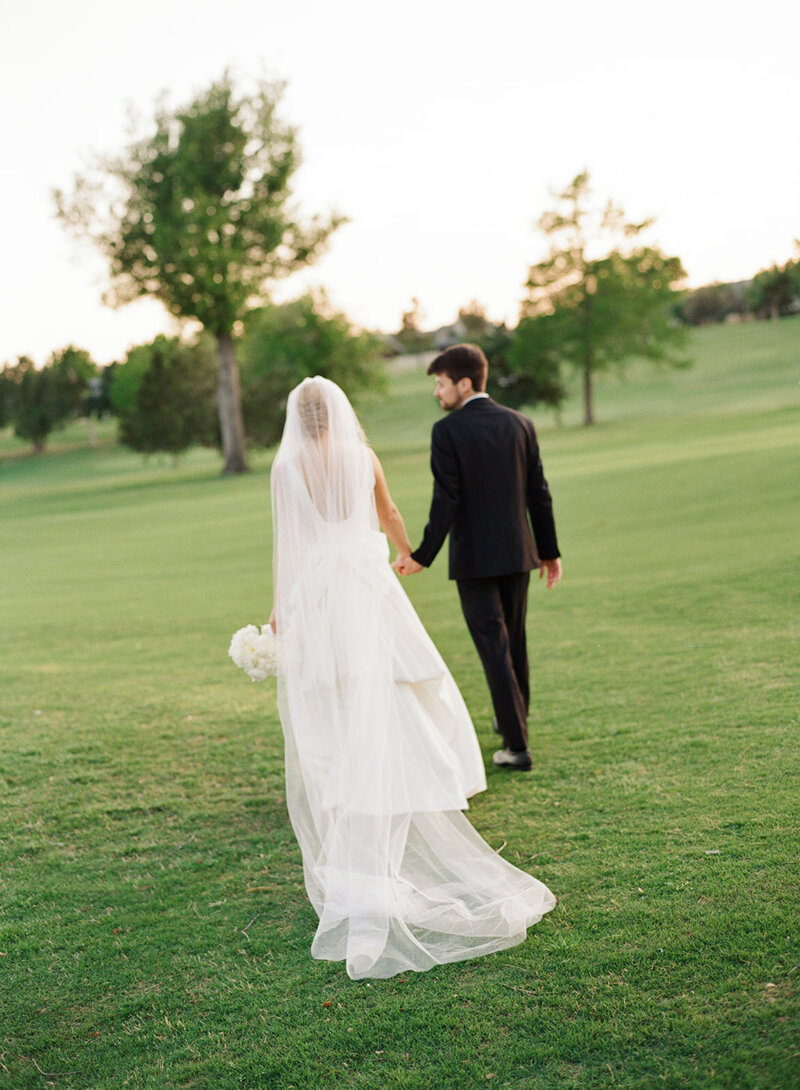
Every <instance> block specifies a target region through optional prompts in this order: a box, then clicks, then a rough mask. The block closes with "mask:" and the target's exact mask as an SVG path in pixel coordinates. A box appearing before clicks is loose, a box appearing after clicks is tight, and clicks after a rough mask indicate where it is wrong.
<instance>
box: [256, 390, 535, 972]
mask: <svg viewBox="0 0 800 1090" xmlns="http://www.w3.org/2000/svg"><path fill="white" fill-rule="evenodd" d="M309 384H312V385H314V389H313V390H311V389H310V386H309ZM304 388H305V390H304ZM303 390H304V393H303V394H302V395H300V397H301V401H300V403H298V396H297V395H298V391H303ZM303 397H305V399H306V401H308V399H309V398H311V400H312V402H313V401H314V398H317V399H319V398H322V400H323V404H324V414H323V416H322V419H323V425H324V426H323V425H320V424H319V420H317V421H316V423H315V422H314V421H312V423H311V424H310V425H309V421H308V410H307V408H306V410H305V414H303V403H302V398H303ZM293 399H294V401H293ZM317 407H318V406H317ZM373 490H374V476H373V470H372V462H371V457H370V454H369V450H368V448H367V447H366V445H365V442H364V439H363V436H362V435H361V432H360V428H359V427H358V422H357V420H356V418H355V414H354V413H353V410H352V408H351V407H350V404H349V402H348V401H347V398H346V397H345V395H344V394H343V393H342V391H341V390H339V388H338V387H337V386H335V385H334V384H333V383H329V382H327V380H324V379H319V378H317V379H307V380H306V381H305V382H304V383H303V384H302V385H301V386H300V387H298V388H297V390H295V391H294V392H293V394H292V395H291V396H290V400H289V405H288V408H287V422H286V428H285V430H284V436H283V440H282V443H281V448H280V451H279V453H278V455H277V456H276V459H275V463H274V466H273V472H272V493H273V512H274V522H275V538H276V545H275V590H276V618H277V623H278V635H279V637H280V647H281V654H280V666H279V673H278V700H279V709H280V716H281V723H282V725H283V730H284V735H285V742H286V783H287V805H288V809H289V815H290V818H291V822H292V826H293V828H294V831H295V833H296V835H297V839H298V841H299V844H300V848H301V851H302V856H303V869H304V874H305V882H306V888H307V890H308V895H309V898H310V899H311V902H312V904H313V906H314V908H315V910H316V912H317V915H318V916H319V926H318V928H317V933H316V935H315V938H314V941H313V944H312V947H311V953H312V955H313V956H314V957H317V958H322V959H326V960H344V961H345V962H346V965H347V972H348V973H349V975H350V976H351V977H352V978H354V979H359V978H362V977H389V976H392V975H394V974H395V973H398V972H402V971H407V970H417V971H420V970H425V969H429V968H430V967H431V966H433V965H437V964H440V963H443V962H450V961H459V960H462V959H464V958H471V957H476V956H478V955H481V954H487V953H490V952H491V951H494V950H499V949H502V948H503V947H507V946H511V945H513V944H515V943H518V942H521V941H523V939H524V938H525V932H526V928H528V927H529V926H530V925H531V924H534V923H536V922H537V921H538V920H539V919H541V917H542V915H543V914H544V913H545V912H548V911H549V910H550V909H551V908H553V906H554V905H555V898H554V897H553V895H552V894H551V893H550V891H549V890H548V889H547V887H546V886H544V885H543V884H542V883H541V882H539V881H538V880H537V879H535V878H533V877H531V876H530V875H528V874H526V873H525V872H523V871H521V870H519V869H517V868H516V867H514V866H512V865H511V864H509V863H508V862H506V861H505V860H504V859H502V858H501V857H500V856H499V855H498V854H497V853H496V852H494V851H493V850H492V849H491V848H490V847H489V845H488V844H487V843H486V842H485V841H484V840H483V839H482V838H481V837H480V836H479V835H478V834H477V833H476V832H475V830H474V829H473V828H472V826H471V825H470V823H469V822H468V821H467V819H466V817H464V815H463V813H462V812H461V811H462V810H464V809H466V808H467V805H468V804H467V799H468V798H469V797H470V796H471V795H473V794H475V793H476V792H478V791H481V790H484V789H485V787H486V780H485V775H484V769H483V762H482V759H481V754H480V750H479V748H478V742H477V739H476V737H475V731H474V729H473V726H472V722H471V720H470V718H469V714H468V712H467V709H466V706H465V704H464V701H463V699H462V697H461V694H460V693H459V691H458V688H457V687H456V685H455V682H454V681H453V679H452V677H451V675H450V673H449V671H448V669H447V667H446V665H445V663H444V661H443V660H442V658H441V656H440V655H439V653H438V651H437V650H436V648H435V647H434V645H433V643H432V641H431V640H430V638H429V637H428V635H427V633H426V632H425V630H424V628H423V626H422V624H421V623H420V620H419V618H418V616H417V614H416V613H415V611H414V608H413V606H412V605H411V603H410V601H409V600H408V598H407V596H406V594H405V592H404V591H403V589H402V587H401V586H400V585H399V582H398V579H397V577H396V576H395V575H394V573H393V572H392V570H391V568H390V566H389V550H388V544H387V542H386V539H385V537H384V536H383V534H381V533H380V532H379V530H378V523H377V515H376V513H375V505H374V493H373Z"/></svg>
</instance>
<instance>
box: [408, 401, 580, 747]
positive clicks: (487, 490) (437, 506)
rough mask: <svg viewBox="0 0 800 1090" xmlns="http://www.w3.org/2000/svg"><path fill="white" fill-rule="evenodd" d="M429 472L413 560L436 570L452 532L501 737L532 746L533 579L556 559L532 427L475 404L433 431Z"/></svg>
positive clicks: (467, 613)
mask: <svg viewBox="0 0 800 1090" xmlns="http://www.w3.org/2000/svg"><path fill="white" fill-rule="evenodd" d="M431 470H432V472H433V478H434V486H433V500H432V502H431V509H430V516H429V519H428V525H427V526H426V527H425V533H424V535H423V538H422V543H421V545H420V546H419V548H418V549H417V550H416V551H415V552H413V553H412V554H411V555H412V557H413V559H414V560H416V561H417V563H419V564H422V565H423V567H426V568H427V567H430V565H431V563H432V562H433V559H434V557H435V556H436V554H437V553H438V552H439V550H440V549H441V547H442V545H443V544H444V539H445V538H446V537H447V534H448V533H449V534H450V578H451V579H455V580H456V582H457V584H458V591H459V596H460V598H461V606H462V609H463V611H464V617H465V619H466V621H467V625H468V627H469V630H470V633H471V634H472V638H473V640H474V641H475V646H476V648H477V650H478V654H479V655H480V658H481V662H482V663H483V668H484V671H485V672H486V680H487V682H488V684H489V689H490V692H491V695H492V702H493V704H494V710H495V715H496V717H497V722H498V727H499V730H500V733H501V734H502V735H503V738H504V739H505V743H506V745H507V746H508V748H510V749H513V750H521V749H526V748H527V745H528V739H527V722H526V720H527V712H528V699H529V680H528V656H527V648H526V642H525V614H526V609H527V598H528V580H529V578H530V572H531V570H532V569H533V568H538V567H539V558H540V557H541V558H543V559H545V560H551V559H555V557H557V556H559V555H560V554H559V551H558V542H557V540H556V528H555V522H554V519H553V502H552V498H551V496H550V490H549V489H548V487H547V481H546V480H545V477H544V472H543V470H542V463H541V459H540V457H539V445H538V443H537V440H536V432H535V430H534V427H533V424H532V423H531V422H530V420H528V418H527V417H525V416H523V415H522V414H521V413H517V412H514V411H513V410H512V409H506V408H504V407H503V406H502V405H498V404H497V403H496V402H495V401H492V400H491V398H488V397H478V398H475V399H474V400H470V401H468V402H467V403H466V404H465V405H463V406H462V408H460V409H456V410H454V411H453V412H450V413H448V414H447V415H446V416H444V417H443V418H442V419H441V420H439V421H437V423H436V424H435V425H434V427H433V433H432V436H431ZM529 517H530V521H529ZM531 527H532V529H533V532H531Z"/></svg>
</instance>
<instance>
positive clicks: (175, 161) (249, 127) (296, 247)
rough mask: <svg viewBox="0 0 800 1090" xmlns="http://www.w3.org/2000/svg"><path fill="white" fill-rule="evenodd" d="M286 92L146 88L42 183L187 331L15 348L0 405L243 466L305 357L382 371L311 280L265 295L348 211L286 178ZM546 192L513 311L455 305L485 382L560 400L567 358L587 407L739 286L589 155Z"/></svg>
mask: <svg viewBox="0 0 800 1090" xmlns="http://www.w3.org/2000/svg"><path fill="white" fill-rule="evenodd" d="M283 92H284V86H283V85H282V84H280V83H268V82H262V83H260V84H258V86H257V87H256V89H255V90H254V91H252V92H251V93H249V94H245V93H240V92H238V91H237V89H236V88H235V87H234V85H233V83H232V81H231V79H230V77H229V76H227V75H225V76H223V78H222V79H221V80H219V81H217V82H215V83H214V84H213V85H212V86H211V87H210V88H208V89H207V90H206V91H204V92H202V93H201V94H199V95H197V96H196V97H195V98H194V99H193V100H192V101H191V102H190V103H188V104H187V105H186V106H184V107H182V108H179V109H176V110H172V111H170V110H168V109H167V108H166V107H165V106H163V105H162V106H159V108H158V109H157V110H156V112H155V115H154V117H153V118H152V119H151V120H150V124H149V127H147V128H146V129H145V130H144V135H143V136H141V137H140V138H137V139H134V140H133V141H132V142H131V143H130V144H128V146H127V147H125V148H124V149H123V150H122V151H121V152H120V153H119V154H118V155H116V156H113V157H98V159H97V160H96V162H95V164H94V166H93V167H92V168H91V169H90V170H89V172H87V173H85V174H82V175H78V176H76V177H75V179H74V180H73V184H72V186H71V189H70V190H69V191H56V192H55V193H54V199H55V204H56V209H57V213H58V215H59V217H60V218H61V220H62V222H63V223H64V225H65V226H66V227H67V228H68V229H69V230H71V231H73V232H74V233H75V234H76V235H77V236H78V237H80V238H83V239H87V240H89V241H90V243H91V244H93V245H94V246H95V247H96V248H97V249H98V250H99V251H100V252H101V253H102V254H103V256H104V257H105V259H106V261H107V265H108V270H109V288H108V291H107V293H106V296H105V299H106V301H107V302H108V303H110V304H111V305H115V306H118V305H122V304H124V303H126V302H129V301H131V300H133V299H136V298H139V297H143V296H149V297H152V298H156V299H159V300H160V301H161V303H162V304H163V305H164V307H165V308H166V310H167V311H168V312H169V313H170V314H171V315H172V316H173V317H175V318H176V319H178V320H180V321H181V322H182V323H184V325H185V326H186V327H188V326H189V325H191V326H193V327H194V328H197V329H199V330H200V332H199V333H198V334H197V335H196V336H195V337H194V338H190V339H186V338H165V337H160V338H156V340H155V341H154V342H152V343H151V344H150V345H144V346H139V347H138V348H135V349H133V350H131V352H130V353H129V354H128V357H127V359H126V360H125V361H124V362H123V363H122V364H120V365H114V366H112V367H111V368H107V369H106V371H105V372H103V374H102V375H101V374H99V372H98V369H97V368H96V367H95V366H94V364H93V363H92V362H91V360H89V359H88V354H87V353H85V352H81V350H78V349H74V348H69V349H64V350H62V352H61V353H54V354H53V357H51V359H50V360H49V361H48V363H47V365H46V366H45V367H44V368H42V369H41V370H38V371H37V369H36V368H34V367H33V365H32V363H31V361H30V360H28V359H26V358H25V357H21V358H20V359H19V360H18V361H17V363H16V365H14V366H7V367H5V368H4V370H3V372H2V375H1V376H0V424H7V423H8V422H12V423H13V425H14V428H15V430H16V431H17V434H18V435H20V436H21V437H24V438H30V439H31V440H32V441H33V443H34V446H35V447H36V448H37V449H41V446H42V445H43V443H44V439H45V438H46V435H47V433H48V431H47V430H46V429H47V425H48V422H49V426H50V430H52V427H55V426H58V424H59V423H60V422H62V421H63V420H66V419H68V418H69V416H70V414H72V415H74V414H75V413H80V412H83V413H84V414H86V413H88V412H91V411H97V412H100V411H104V410H107V409H110V410H113V411H114V412H116V413H117V414H118V415H119V417H120V434H121V438H122V439H123V441H124V442H126V443H128V444H129V445H131V446H133V447H134V448H135V449H138V450H143V451H150V450H157V449H161V450H163V449H166V450H172V452H173V453H178V452H179V451H180V450H182V449H185V447H186V446H188V445H191V444H192V443H207V444H213V445H217V446H219V447H220V449H221V451H222V453H223V458H224V472H225V473H239V472H243V471H245V470H246V469H247V459H246V439H245V437H246V436H247V437H248V438H249V440H250V441H251V442H256V443H264V444H270V443H272V442H274V441H275V440H276V439H277V438H278V435H279V429H280V422H281V420H282V417H283V410H284V405H285V398H286V395H287V394H288V391H289V390H290V389H291V387H292V386H294V385H296V383H297V382H298V381H300V380H301V379H302V378H303V377H305V375H307V374H314V373H320V374H325V375H327V377H329V378H333V379H335V380H336V381H337V382H340V384H342V385H343V386H345V388H346V389H347V390H348V393H350V394H353V393H355V392H357V391H358V390H359V389H360V388H363V387H366V386H371V385H376V384H378V385H379V384H380V382H381V377H382V367H381V363H380V356H381V351H382V345H381V342H380V340H379V338H378V337H377V336H376V335H374V334H370V333H368V332H365V331H360V330H357V329H355V328H353V326H352V325H351V323H350V322H349V321H348V319H347V317H346V316H345V315H343V314H340V313H337V312H336V311H334V310H333V308H332V307H331V306H330V304H329V303H328V301H327V299H326V298H325V296H324V295H323V294H322V293H315V294H314V293H312V294H307V295H305V296H302V297H301V298H300V299H297V300H294V301H293V302H291V303H287V304H283V305H276V304H274V303H272V302H271V300H270V296H271V291H272V288H273V287H274V285H275V283H276V281H277V280H278V279H279V278H280V277H284V276H287V275H289V274H290V273H291V272H293V271H294V270H296V269H298V268H301V267H303V266H306V265H309V264H310V263H312V262H313V261H314V260H316V258H317V257H318V256H319V255H320V254H321V253H322V252H323V251H324V249H325V247H326V245H327V243H328V241H329V239H330V237H331V235H332V234H333V232H334V231H335V230H336V229H337V228H338V227H339V226H340V225H341V224H342V223H344V222H345V220H344V217H343V216H341V215H339V214H337V213H332V214H330V215H328V216H324V217H323V216H319V215H316V216H312V217H311V218H309V219H303V218H302V217H301V216H300V215H299V212H298V210H297V208H296V206H295V204H294V201H293V199H292V189H291V186H292V178H293V175H294V172H295V171H296V169H297V167H298V165H299V162H300V151H299V147H298V141H297V133H296V130H295V129H294V127H293V126H291V125H289V124H288V123H287V122H286V121H285V120H283V118H282V117H281V113H280V105H281V98H282V95H283ZM553 199H554V208H553V209H552V210H550V211H548V212H546V213H545V214H544V215H543V216H542V217H541V218H540V220H539V222H538V227H539V229H540V231H541V232H542V233H543V234H544V236H545V237H546V238H547V239H548V240H549V242H550V249H549V252H548V253H547V255H546V257H545V258H544V259H543V260H541V261H540V262H538V263H537V264H535V265H533V266H531V269H530V273H529V277H528V280H527V282H526V284H525V286H524V292H525V298H524V301H523V304H522V308H521V314H520V321H519V323H518V325H517V327H516V328H515V329H508V328H507V327H506V326H504V325H502V326H496V325H494V324H493V323H491V322H488V320H486V318H485V315H484V314H483V313H482V311H481V308H480V307H479V306H477V305H476V306H472V307H471V308H469V307H468V308H465V309H464V310H462V312H461V315H460V318H461V320H462V326H464V328H466V329H467V330H468V332H470V339H472V340H476V341H477V342H478V343H480V344H481V345H482V347H483V348H484V349H485V351H486V353H487V355H488V356H489V359H490V363H491V372H490V373H491V377H492V384H493V385H492V392H493V393H494V394H495V396H497V397H498V398H499V399H500V400H503V401H505V402H506V403H509V404H514V405H523V404H531V405H532V404H536V403H537V402H544V403H546V404H549V405H554V406H558V405H560V404H561V402H562V401H563V399H564V397H565V396H566V390H567V381H568V377H569V375H570V374H571V373H577V374H578V375H579V376H580V381H581V386H582V392H583V401H584V419H585V423H586V424H592V423H593V422H594V404H593V389H594V379H595V376H596V374H597V373H598V372H600V371H603V370H608V369H610V368H614V369H618V370H619V369H621V368H622V367H624V365H625V363H626V361H628V360H630V359H632V358H634V357H635V358H640V359H642V358H643V359H647V360H650V361H652V362H654V363H662V364H667V365H670V366H676V367H681V366H687V365H688V364H689V359H688V357H687V356H686V352H685V348H686V325H687V323H688V324H698V323H699V322H702V321H705V320H718V319H712V318H709V317H705V316H706V315H709V314H716V315H719V314H721V315H722V317H725V315H726V314H729V313H733V311H732V310H727V311H726V310H725V307H726V306H731V305H732V303H731V300H732V299H733V298H734V295H735V293H734V292H732V291H731V292H728V294H725V292H723V290H722V289H723V288H731V289H732V288H733V287H734V286H732V285H711V286H709V288H707V289H700V291H697V292H693V293H689V294H687V293H686V292H685V291H683V290H682V288H683V282H684V281H685V277H686V273H685V270H684V269H683V266H682V263H681V261H680V259H679V258H678V257H675V256H669V255H667V254H665V253H663V252H662V250H660V249H659V248H658V247H656V246H653V245H652V244H650V243H648V242H647V237H648V229H649V228H650V226H651V224H652V221H643V222H640V223H634V222H630V221H628V220H626V218H625V215H624V213H623V211H622V210H621V209H620V208H618V207H616V206H615V205H614V204H613V203H612V202H607V203H605V204H602V205H599V204H598V203H597V202H596V200H595V198H594V194H593V193H592V189H591V184H590V178H589V175H588V173H587V172H583V173H581V174H579V175H577V176H576V177H575V178H574V179H573V180H572V182H571V183H570V184H569V185H568V186H567V187H566V188H565V189H564V190H563V191H561V192H556V193H554V194H553ZM797 284H798V262H789V263H788V264H787V265H786V266H781V267H780V268H778V267H775V268H773V269H771V270H764V272H763V273H759V274H758V276H756V277H755V278H754V280H753V282H752V284H751V285H750V286H749V288H748V289H747V305H748V306H749V307H750V308H751V310H752V311H753V312H755V313H757V314H761V313H764V312H768V313H769V314H770V315H772V316H773V317H776V316H780V314H782V313H788V312H790V311H791V310H792V309H793V308H794V307H795V306H796V303H797V297H798V294H799V293H798V286H797ZM725 300H727V302H726V301H725ZM418 318H419V316H418V313H415V311H414V309H413V308H412V311H410V312H408V313H407V314H406V315H404V317H403V324H402V328H401V329H400V330H399V331H398V334H397V336H396V340H397V341H398V342H399V343H400V344H401V345H402V346H403V347H404V348H405V349H406V350H410V351H414V350H420V349H421V348H423V347H425V342H426V335H425V334H424V332H423V331H422V330H421V329H420V328H419V320H418ZM470 322H471V324H470ZM65 361H66V362H65ZM77 361H80V366H79V365H78V362H77ZM81 368H82V370H81Z"/></svg>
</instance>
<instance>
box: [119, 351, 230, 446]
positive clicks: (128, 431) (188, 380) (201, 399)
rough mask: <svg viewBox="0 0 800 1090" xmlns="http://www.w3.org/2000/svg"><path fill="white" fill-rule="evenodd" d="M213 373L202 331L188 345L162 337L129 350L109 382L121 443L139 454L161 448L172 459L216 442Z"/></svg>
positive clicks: (212, 363) (213, 363)
mask: <svg viewBox="0 0 800 1090" xmlns="http://www.w3.org/2000/svg"><path fill="white" fill-rule="evenodd" d="M215 377H216V366H215V359H214V346H213V341H212V339H211V338H210V337H209V336H207V335H206V336H204V337H201V338H198V340H197V341H195V343H193V344H187V343H184V342H182V341H180V340H179V339H178V338H176V337H163V336H161V337H156V338H155V340H154V341H152V342H151V343H150V344H144V345H138V346H137V347H136V348H133V349H131V351H130V352H129V353H128V358H127V360H126V362H125V363H124V364H122V365H121V366H118V367H117V368H115V371H114V379H113V385H112V387H111V403H112V405H113V406H114V408H115V411H116V412H117V415H118V416H119V422H120V439H121V440H122V442H123V443H124V444H125V445H126V446H128V447H131V449H132V450H138V451H141V452H142V453H144V454H152V453H155V452H156V451H166V452H168V453H170V454H172V455H174V456H175V457H176V458H177V456H178V455H179V454H181V453H182V452H183V451H185V450H187V449H188V448H189V447H191V446H194V445H196V444H203V445H207V446H211V445H215V444H216V443H217V441H218V435H219V433H218V421H217V416H216V413H215V405H214V385H215Z"/></svg>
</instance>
